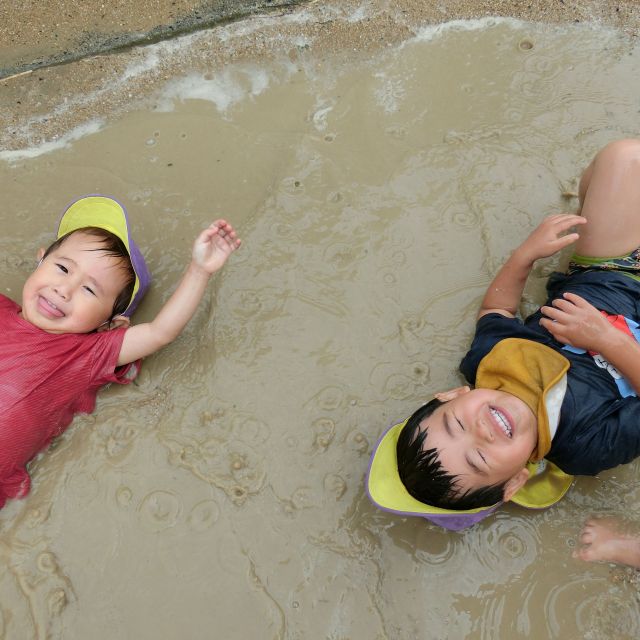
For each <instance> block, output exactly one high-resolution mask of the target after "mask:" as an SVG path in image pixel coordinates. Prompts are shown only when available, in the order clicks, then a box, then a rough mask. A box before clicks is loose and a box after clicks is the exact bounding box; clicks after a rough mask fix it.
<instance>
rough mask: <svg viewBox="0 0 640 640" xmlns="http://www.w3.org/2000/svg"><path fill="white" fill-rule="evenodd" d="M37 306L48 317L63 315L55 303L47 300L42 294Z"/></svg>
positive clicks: (60, 316)
mask: <svg viewBox="0 0 640 640" xmlns="http://www.w3.org/2000/svg"><path fill="white" fill-rule="evenodd" d="M38 306H39V307H40V308H41V309H42V311H43V312H44V313H45V314H46V315H48V316H50V317H53V318H62V317H63V316H64V315H65V314H64V313H63V312H62V311H61V310H60V309H58V307H57V306H56V305H55V304H53V302H51V301H49V300H47V299H46V298H44V297H43V296H40V298H39V305H38Z"/></svg>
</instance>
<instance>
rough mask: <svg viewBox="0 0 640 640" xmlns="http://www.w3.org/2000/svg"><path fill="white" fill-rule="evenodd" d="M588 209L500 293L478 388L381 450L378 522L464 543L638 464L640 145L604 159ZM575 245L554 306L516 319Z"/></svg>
mask: <svg viewBox="0 0 640 640" xmlns="http://www.w3.org/2000/svg"><path fill="white" fill-rule="evenodd" d="M579 198H580V204H579V211H578V213H579V215H572V214H559V215H554V216H551V217H549V218H547V219H545V220H544V221H543V222H542V223H541V224H540V225H539V226H538V228H537V229H535V230H534V231H533V232H532V233H531V235H530V236H529V237H528V238H527V239H526V240H525V241H524V242H523V243H522V244H521V245H520V246H519V247H518V248H517V249H516V250H515V251H514V252H513V253H512V254H511V256H510V257H509V259H508V260H507V261H506V263H505V264H504V266H503V267H502V268H501V269H500V271H499V272H498V274H497V275H496V277H495V278H494V280H493V282H492V283H491V284H490V286H489V288H488V290H487V292H486V294H485V296H484V299H483V301H482V305H481V308H480V311H479V313H478V322H477V325H476V333H475V336H474V339H473V342H472V345H471V348H470V350H469V351H468V353H467V354H466V356H465V357H464V359H463V361H462V363H461V367H460V368H461V371H462V373H463V374H464V376H465V378H466V379H467V380H468V381H469V383H471V384H473V385H475V388H474V389H473V390H471V389H470V388H469V387H460V388H457V389H451V390H449V391H446V392H444V393H439V394H436V396H435V399H434V400H432V401H430V402H429V403H427V404H426V405H424V406H423V407H421V408H419V409H418V410H417V411H416V412H415V413H414V414H413V415H412V416H411V417H410V418H409V419H408V420H407V421H406V422H405V423H402V424H399V425H395V426H394V427H392V428H391V429H389V430H388V431H387V432H386V433H385V434H384V436H383V437H382V439H381V440H380V442H379V443H378V445H377V446H376V449H375V450H374V453H373V456H372V459H371V465H370V469H369V475H368V480H367V488H368V491H369V495H370V497H371V499H372V500H373V502H374V503H376V504H377V505H378V506H380V507H381V508H383V509H386V510H389V511H393V512H396V513H401V514H403V515H419V516H422V517H426V518H428V519H430V520H432V521H434V522H436V523H438V524H440V525H442V526H445V527H447V528H450V529H460V528H463V527H465V526H468V525H470V524H473V523H474V522H477V521H478V520H481V519H482V518H484V517H485V516H487V515H488V514H489V513H491V512H492V511H493V510H494V509H495V508H497V507H498V506H499V504H500V503H502V502H507V501H509V500H513V501H514V502H516V503H518V504H522V505H525V506H528V507H532V508H542V507H546V506H549V505H550V504H553V503H554V502H555V501H557V500H558V499H560V497H562V495H563V494H564V492H565V491H566V490H567V489H568V486H569V485H570V483H571V476H569V475H567V474H584V475H594V474H597V473H598V472H600V471H602V470H603V469H608V468H611V467H614V466H616V465H618V464H621V463H625V462H629V461H630V460H633V459H634V458H635V457H636V456H638V455H639V454H640V428H638V425H639V424H640V400H639V399H638V397H637V396H638V391H639V390H640V344H638V338H639V337H640V331H639V328H638V322H639V321H640V249H639V247H640V218H639V216H640V140H621V141H617V142H614V143H611V144H609V145H607V146H606V147H605V148H604V149H602V150H601V151H600V152H599V153H598V154H597V155H596V157H595V158H594V160H593V161H592V162H591V164H590V165H589V166H588V167H587V169H586V170H585V172H584V173H583V175H582V177H581V180H580V187H579ZM576 226H577V227H578V228H579V230H580V234H578V233H575V232H573V233H569V231H570V229H571V228H572V227H576ZM574 242H575V243H576V244H575V251H576V253H575V254H574V255H573V257H572V259H571V261H570V264H569V269H568V271H567V273H566V274H560V273H555V274H553V275H552V276H551V277H550V279H549V281H548V283H547V291H548V295H549V297H548V300H547V303H546V305H544V306H543V307H541V308H540V309H539V310H538V311H537V312H536V313H534V314H532V315H531V316H529V317H528V318H527V319H526V320H524V322H522V321H521V320H519V319H517V318H516V312H517V309H518V306H519V303H520V299H521V296H522V292H523V289H524V286H525V282H526V280H527V277H528V275H529V273H530V271H531V269H532V267H533V265H534V263H535V262H536V260H538V259H540V258H544V257H547V256H551V255H553V254H555V253H556V252H558V251H559V250H560V249H562V248H564V247H566V246H568V245H570V244H571V243H574Z"/></svg>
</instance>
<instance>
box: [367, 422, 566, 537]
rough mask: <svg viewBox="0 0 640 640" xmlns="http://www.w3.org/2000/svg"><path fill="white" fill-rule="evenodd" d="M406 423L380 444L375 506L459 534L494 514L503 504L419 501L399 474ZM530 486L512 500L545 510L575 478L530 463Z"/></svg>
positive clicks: (372, 484)
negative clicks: (461, 506) (455, 505)
mask: <svg viewBox="0 0 640 640" xmlns="http://www.w3.org/2000/svg"><path fill="white" fill-rule="evenodd" d="M405 424H406V420H405V421H404V422H401V423H399V424H396V425H394V426H392V427H390V428H389V429H387V430H386V431H385V433H383V435H382V437H381V438H380V440H379V441H378V443H377V444H376V446H375V448H374V450H373V453H372V455H371V460H370V462H369V470H368V472H367V478H366V489H367V495H368V496H369V499H370V500H371V502H373V504H374V505H376V506H377V507H379V508H380V509H382V510H383V511H388V512H390V513H395V514H396V515H400V516H419V517H422V518H426V519H427V520H430V521H431V522H433V523H434V524H437V525H439V526H441V527H444V528H445V529H450V530H451V531H459V530H460V529H465V528H466V527H470V526H472V525H474V524H476V523H477V522H479V521H480V520H482V519H484V518H486V517H487V516H488V515H490V514H491V513H493V512H494V511H495V510H496V509H497V508H498V507H499V506H500V505H501V504H502V502H498V503H496V504H494V505H491V506H489V507H478V508H476V509H461V510H454V509H441V508H439V507H433V506H431V505H429V504H426V503H424V502H420V501H419V500H416V498H414V497H413V496H412V495H411V494H410V493H409V492H408V491H407V489H406V487H405V486H404V484H403V482H402V480H401V478H400V474H399V473H398V458H397V454H396V445H397V443H398V438H399V437H400V432H401V431H402V429H403V427H404V426H405ZM528 469H529V473H530V477H529V480H528V481H527V483H526V484H525V485H524V486H523V487H522V488H521V489H520V490H519V491H518V492H517V493H516V494H515V495H514V496H513V497H512V498H511V500H512V501H513V502H515V503H516V504H518V505H520V506H522V507H527V508H529V509H545V508H547V507H550V506H551V505H552V504H555V503H556V502H558V500H560V499H561V498H562V496H564V494H565V493H566V492H567V491H568V489H569V487H570V486H571V483H572V481H573V476H570V475H568V474H566V473H564V472H563V471H562V470H561V469H560V468H559V467H557V466H556V465H555V464H553V463H552V462H550V461H549V460H541V461H540V462H530V463H529V465H528Z"/></svg>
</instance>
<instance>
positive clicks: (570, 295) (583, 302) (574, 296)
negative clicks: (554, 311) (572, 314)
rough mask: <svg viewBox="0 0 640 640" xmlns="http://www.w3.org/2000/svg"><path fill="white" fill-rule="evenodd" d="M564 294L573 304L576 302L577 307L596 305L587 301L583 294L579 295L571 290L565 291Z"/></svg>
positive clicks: (584, 307)
mask: <svg viewBox="0 0 640 640" xmlns="http://www.w3.org/2000/svg"><path fill="white" fill-rule="evenodd" d="M562 296H563V297H564V299H565V300H568V301H569V302H570V303H571V304H574V305H575V306H576V307H582V308H583V309H586V308H587V307H593V308H594V309H595V307H594V306H593V305H592V304H591V303H590V302H587V301H586V300H585V299H584V298H583V297H582V296H579V295H578V294H577V293H571V292H570V291H565V292H564V293H563V294H562Z"/></svg>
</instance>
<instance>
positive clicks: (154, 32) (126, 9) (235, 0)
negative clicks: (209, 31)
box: [0, 0, 307, 79]
mask: <svg viewBox="0 0 640 640" xmlns="http://www.w3.org/2000/svg"><path fill="white" fill-rule="evenodd" d="M305 1H307V0H204V1H202V0H82V1H81V2H77V0H38V1H37V2H36V1H35V0H32V1H29V0H20V1H15V0H0V79H2V78H7V77H9V76H13V75H16V74H20V73H24V72H27V71H30V70H34V69H39V68H42V67H47V66H52V65H57V64H62V63H66V62H72V61H75V60H80V59H82V58H85V57H87V56H92V55H96V54H101V53H106V52H109V51H118V50H122V49H126V48H129V47H134V46H137V45H141V44H149V43H150V42H156V41H159V40H165V39H168V38H172V37H175V36H178V35H182V34H185V33H189V32H192V31H196V30H199V29H204V28H209V27H211V26H214V25H216V24H221V23H225V22H230V21H233V20H238V19H240V18H244V17H246V16H248V15H250V14H254V13H257V12H263V13H264V12H277V11H281V12H282V11H287V10H288V9H289V8H291V7H293V6H294V5H297V4H303V3H304V2H305Z"/></svg>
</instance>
